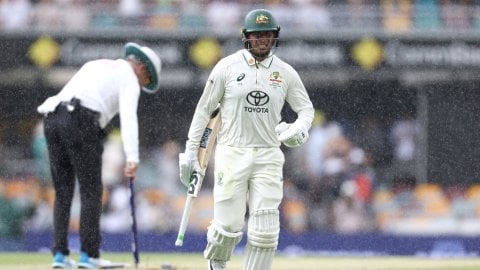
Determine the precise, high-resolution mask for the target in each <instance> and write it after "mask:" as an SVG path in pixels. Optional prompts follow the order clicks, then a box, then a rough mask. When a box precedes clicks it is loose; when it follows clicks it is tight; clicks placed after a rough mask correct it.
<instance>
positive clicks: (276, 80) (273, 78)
mask: <svg viewBox="0 0 480 270" xmlns="http://www.w3.org/2000/svg"><path fill="white" fill-rule="evenodd" d="M282 83H283V78H282V76H280V72H278V71H274V72H272V74H270V85H272V86H280V84H282Z"/></svg>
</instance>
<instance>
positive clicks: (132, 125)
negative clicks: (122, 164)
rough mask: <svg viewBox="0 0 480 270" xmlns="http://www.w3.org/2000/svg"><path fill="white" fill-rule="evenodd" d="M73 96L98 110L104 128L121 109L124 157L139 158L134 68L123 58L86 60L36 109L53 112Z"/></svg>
mask: <svg viewBox="0 0 480 270" xmlns="http://www.w3.org/2000/svg"><path fill="white" fill-rule="evenodd" d="M73 97H76V98H78V99H80V100H81V103H82V106H84V107H86V108H88V109H91V110H94V111H97V112H99V113H100V119H99V124H100V126H101V127H102V128H104V127H105V126H106V125H107V124H108V123H109V122H110V121H111V120H112V118H113V117H114V116H115V115H117V114H118V113H120V125H121V127H122V128H121V136H122V141H123V145H124V151H125V155H126V159H127V161H131V162H139V150H138V148H139V146H138V145H139V141H138V119H137V107H138V100H139V98H140V84H139V82H138V78H137V76H136V75H135V73H134V71H133V68H132V67H131V66H130V64H129V63H128V62H127V61H126V60H124V59H117V60H110V59H99V60H93V61H90V62H87V63H85V65H83V66H82V67H81V68H80V70H79V71H78V72H77V73H76V74H75V75H74V76H73V77H72V78H71V79H70V81H69V82H68V83H67V84H66V85H65V86H64V87H63V89H62V90H61V91H60V92H59V93H58V94H57V95H55V96H53V97H50V98H48V99H47V100H46V101H45V102H44V103H43V104H42V105H40V106H39V107H38V108H37V111H38V112H39V113H42V114H48V113H50V112H53V111H54V110H55V108H56V107H57V106H58V104H59V103H60V102H62V101H69V100H71V99H72V98H73Z"/></svg>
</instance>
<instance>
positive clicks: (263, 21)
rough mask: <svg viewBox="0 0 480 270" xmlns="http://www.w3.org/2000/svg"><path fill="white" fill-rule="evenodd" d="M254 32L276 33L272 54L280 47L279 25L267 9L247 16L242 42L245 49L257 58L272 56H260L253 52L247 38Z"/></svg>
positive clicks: (257, 10) (255, 10) (251, 12)
mask: <svg viewBox="0 0 480 270" xmlns="http://www.w3.org/2000/svg"><path fill="white" fill-rule="evenodd" d="M253 32H274V33H275V38H274V39H275V41H274V45H273V47H272V54H273V53H274V52H275V50H276V49H277V47H278V36H279V33H280V26H278V25H277V22H276V21H275V18H274V17H273V15H272V13H271V12H270V11H269V10H266V9H254V10H252V11H250V12H249V13H248V14H247V15H246V16H245V21H244V23H243V28H242V41H243V46H244V47H245V49H247V50H249V51H250V52H251V53H252V54H253V55H254V56H255V57H265V56H267V55H269V54H270V52H268V53H267V54H263V55H259V54H255V53H253V51H252V45H251V44H250V41H249V40H248V38H247V35H248V33H253Z"/></svg>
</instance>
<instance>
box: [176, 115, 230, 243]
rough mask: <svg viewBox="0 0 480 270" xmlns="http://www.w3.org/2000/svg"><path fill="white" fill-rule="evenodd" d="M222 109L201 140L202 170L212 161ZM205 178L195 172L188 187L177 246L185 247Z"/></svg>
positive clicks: (212, 117) (200, 159) (213, 116)
mask: <svg viewBox="0 0 480 270" xmlns="http://www.w3.org/2000/svg"><path fill="white" fill-rule="evenodd" d="M220 125H221V119H220V107H218V108H217V109H215V111H213V113H212V115H210V121H208V124H207V127H206V128H205V130H204V131H203V135H202V139H201V140H200V146H199V148H198V154H197V157H198V163H200V167H201V168H202V169H206V168H207V166H208V161H209V160H210V154H211V153H212V150H213V146H214V145H215V141H216V139H217V134H218V131H219V129H220ZM202 183H203V176H202V175H201V174H200V173H197V172H193V173H192V175H191V177H190V185H189V186H188V191H187V199H186V201H185V207H184V208H183V214H182V220H181V222H180V228H179V229H178V235H177V240H176V241H175V246H177V247H181V246H182V245H183V239H184V237H185V231H186V230H187V225H188V220H189V218H190V211H191V210H192V204H193V198H196V197H198V192H199V191H200V188H201V187H202Z"/></svg>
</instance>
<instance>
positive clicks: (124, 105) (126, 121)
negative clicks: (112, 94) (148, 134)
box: [119, 82, 140, 163]
mask: <svg viewBox="0 0 480 270" xmlns="http://www.w3.org/2000/svg"><path fill="white" fill-rule="evenodd" d="M139 98H140V86H139V85H138V84H137V83H136V82H135V83H134V82H131V83H130V82H129V83H126V84H125V85H124V86H123V87H122V88H121V90H120V94H119V114H120V130H121V136H122V142H123V150H124V152H125V156H126V160H127V162H136V163H138V162H139V161H140V157H139V150H138V149H139V140H138V117H137V108H138V100H139Z"/></svg>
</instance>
